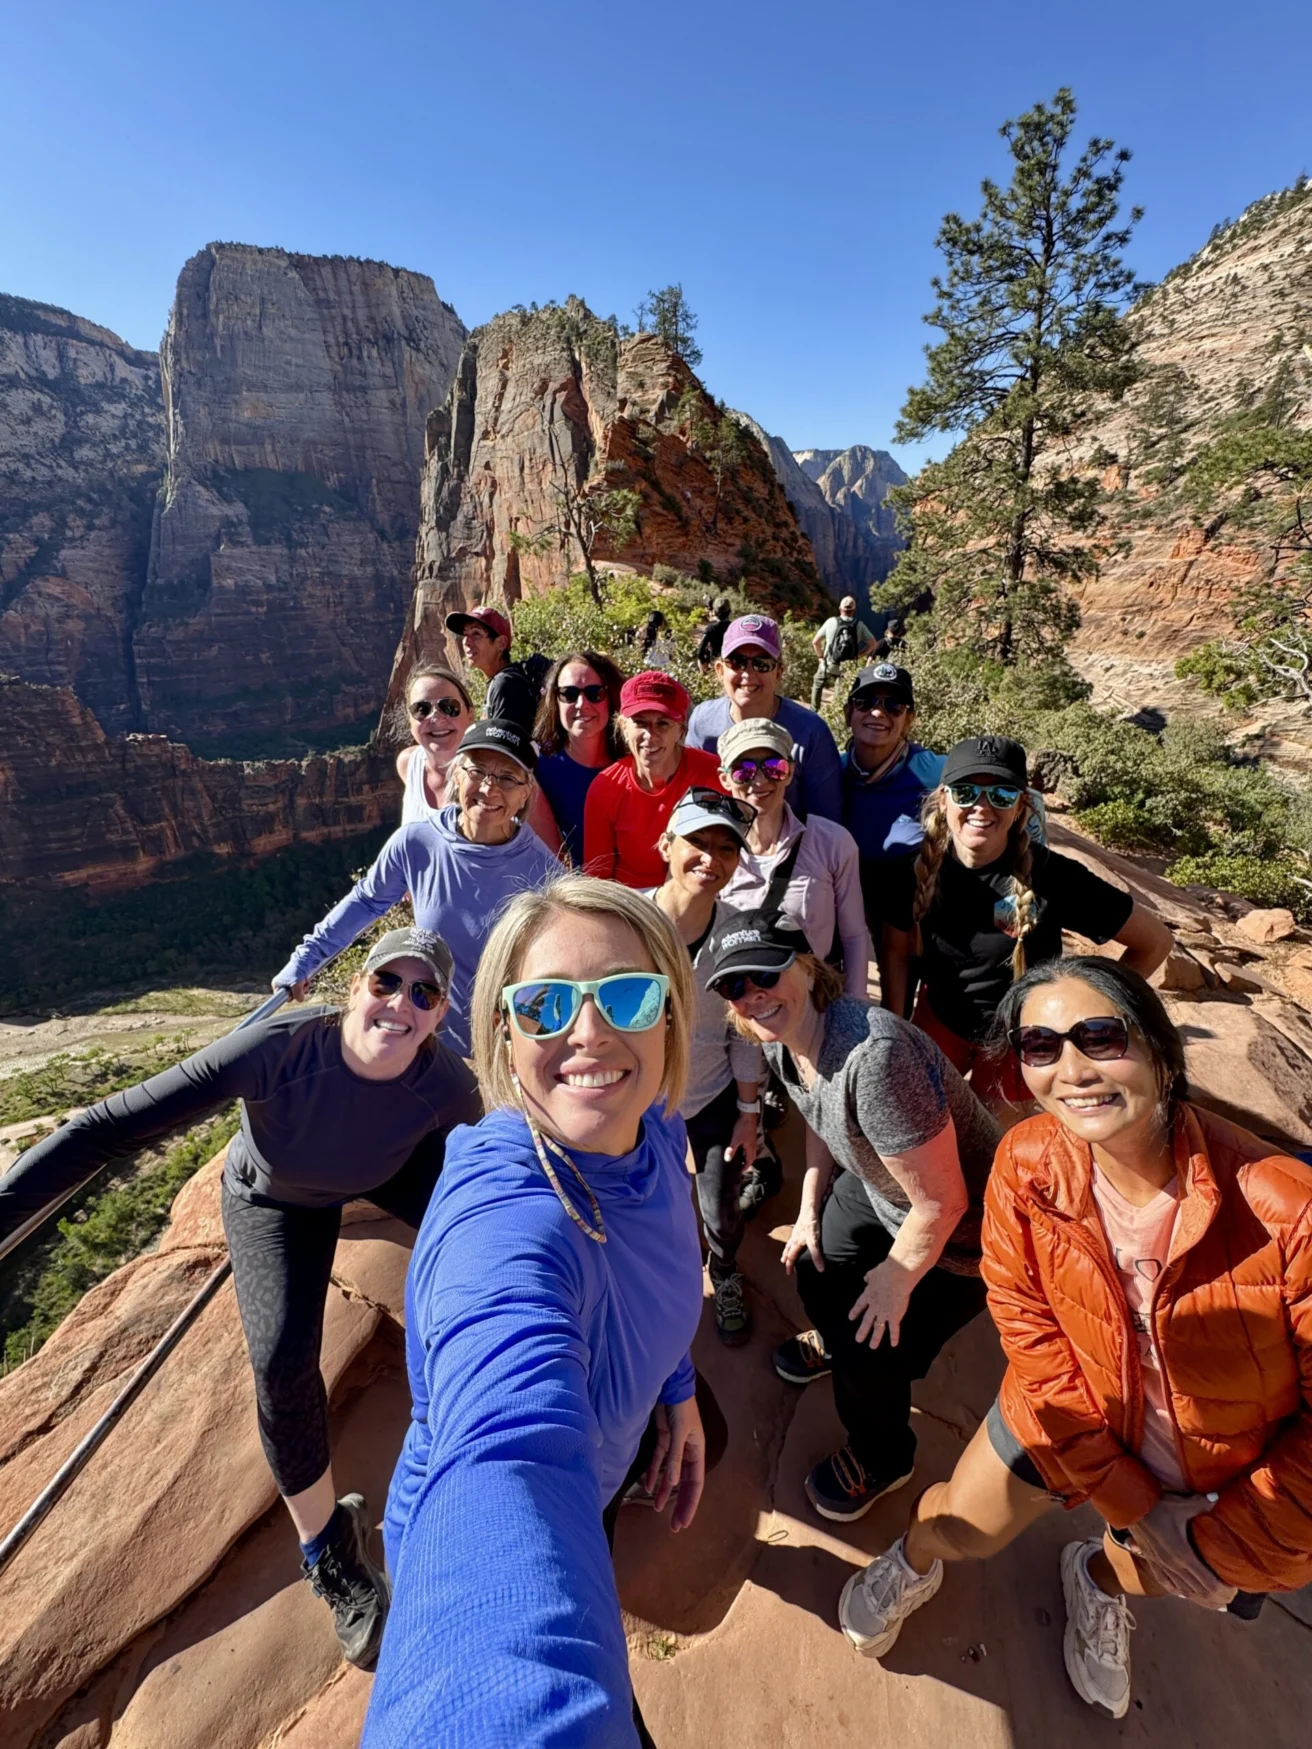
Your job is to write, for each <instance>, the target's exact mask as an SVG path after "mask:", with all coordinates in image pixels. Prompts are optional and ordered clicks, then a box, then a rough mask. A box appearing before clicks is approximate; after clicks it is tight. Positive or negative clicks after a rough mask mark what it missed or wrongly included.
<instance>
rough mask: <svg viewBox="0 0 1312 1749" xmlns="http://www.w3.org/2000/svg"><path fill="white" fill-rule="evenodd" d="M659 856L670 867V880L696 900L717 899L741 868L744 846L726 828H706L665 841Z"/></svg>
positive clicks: (662, 842)
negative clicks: (740, 855)
mask: <svg viewBox="0 0 1312 1749" xmlns="http://www.w3.org/2000/svg"><path fill="white" fill-rule="evenodd" d="M659 848H660V853H661V855H662V856H663V857H664V858H665V861H666V862H667V863H668V864H669V865H670V880H671V881H672V882H673V884H674V885H675V886H676V887H680V888H682V890H683V891H684V892H685V893H688V894H689V895H690V896H692V897H694V898H701V899H705V898H714V897H715V895H716V894H717V893H719V892H722V891H723V889H724V888H725V887H726V886H728V884H729V882H730V881H731V880H732V879H733V874H734V870H735V869H736V868H737V867H738V855H739V851H740V848H741V846H740V845H739V842H738V840H737V839H736V838H735V837H734V835H733V833H732V832H730V831H729V830H728V829H727V828H726V827H724V826H704V827H703V828H702V830H701V831H700V832H690V833H689V834H688V836H687V837H686V838H662V839H661V841H660V846H659Z"/></svg>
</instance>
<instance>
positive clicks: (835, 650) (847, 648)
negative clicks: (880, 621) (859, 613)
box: [829, 619, 857, 663]
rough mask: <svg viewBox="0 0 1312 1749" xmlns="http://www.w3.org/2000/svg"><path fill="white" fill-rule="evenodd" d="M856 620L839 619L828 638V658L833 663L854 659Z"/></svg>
mask: <svg viewBox="0 0 1312 1749" xmlns="http://www.w3.org/2000/svg"><path fill="white" fill-rule="evenodd" d="M856 646H857V634H856V621H855V620H854V619H840V620H839V622H838V626H837V629H836V630H835V632H834V635H833V637H832V638H831V639H830V640H829V660H830V661H831V662H833V663H838V662H855V661H856Z"/></svg>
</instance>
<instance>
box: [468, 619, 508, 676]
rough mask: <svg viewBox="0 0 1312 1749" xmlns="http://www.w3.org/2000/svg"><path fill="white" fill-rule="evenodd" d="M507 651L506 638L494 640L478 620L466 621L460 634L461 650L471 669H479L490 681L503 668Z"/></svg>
mask: <svg viewBox="0 0 1312 1749" xmlns="http://www.w3.org/2000/svg"><path fill="white" fill-rule="evenodd" d="M505 649H506V641H505V639H504V638H494V637H493V636H492V634H491V632H489V631H488V629H487V627H486V626H482V625H479V624H478V622H477V621H476V620H468V621H466V623H465V628H464V630H463V631H462V632H461V634H460V650H461V653H462V655H463V656H464V658H465V661H466V662H467V663H468V665H469V666H470V667H471V668H477V669H478V671H479V673H480V674H486V675H487V677H488V679H489V680H490V679H491V678H492V676H493V675H494V674H496V673H497V672H498V670H499V669H500V667H501V660H502V657H503V656H504V654H505Z"/></svg>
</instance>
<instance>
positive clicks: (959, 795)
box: [948, 783, 1021, 808]
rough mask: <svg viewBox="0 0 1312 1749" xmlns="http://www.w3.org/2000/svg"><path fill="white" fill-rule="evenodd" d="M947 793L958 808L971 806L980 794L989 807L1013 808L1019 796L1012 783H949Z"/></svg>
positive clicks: (1018, 791)
mask: <svg viewBox="0 0 1312 1749" xmlns="http://www.w3.org/2000/svg"><path fill="white" fill-rule="evenodd" d="M948 794H949V795H950V796H951V797H952V799H953V801H954V802H955V803H956V804H957V806H958V807H959V808H973V807H974V806H975V803H976V802H977V801H978V800H979V798H980V797H981V796H987V797H988V802H989V806H990V807H991V808H1014V807H1015V806H1016V803H1017V802H1018V801H1019V800H1020V798H1021V792H1020V790H1019V789H1018V788H1017V786H1016V785H1015V784H1014V783H950V784H949V785H948Z"/></svg>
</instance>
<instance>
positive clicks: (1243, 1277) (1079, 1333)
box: [840, 958, 1312, 1718]
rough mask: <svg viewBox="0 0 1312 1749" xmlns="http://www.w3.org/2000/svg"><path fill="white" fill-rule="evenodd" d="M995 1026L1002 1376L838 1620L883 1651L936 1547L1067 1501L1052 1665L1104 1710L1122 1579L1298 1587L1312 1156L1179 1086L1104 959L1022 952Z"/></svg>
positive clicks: (1177, 1063)
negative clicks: (1012, 1114) (1013, 1079)
mask: <svg viewBox="0 0 1312 1749" xmlns="http://www.w3.org/2000/svg"><path fill="white" fill-rule="evenodd" d="M995 1036H996V1037H997V1039H998V1040H1003V1039H1005V1040H1007V1041H1008V1042H1009V1043H1010V1046H1011V1048H1012V1050H1013V1052H1014V1053H1015V1055H1016V1058H1017V1061H1018V1063H1019V1065H1020V1069H1021V1073H1022V1075H1023V1076H1024V1079H1025V1084H1026V1086H1027V1088H1028V1089H1029V1093H1030V1096H1031V1097H1032V1098H1033V1099H1034V1100H1035V1102H1036V1103H1037V1104H1038V1106H1039V1107H1040V1114H1039V1115H1038V1116H1035V1117H1031V1118H1028V1119H1026V1121H1025V1122H1023V1123H1021V1124H1019V1125H1017V1127H1016V1128H1015V1129H1013V1130H1011V1131H1009V1132H1008V1134H1007V1135H1006V1137H1005V1138H1004V1140H1003V1144H1002V1147H1001V1149H1000V1150H999V1153H998V1158H997V1162H996V1164H995V1166H994V1168H993V1175H992V1178H991V1179H990V1182H989V1188H988V1194H987V1199H986V1214H985V1221H984V1236H983V1237H984V1260H983V1271H984V1276H985V1280H986V1281H987V1283H988V1298H989V1310H990V1311H991V1312H992V1314H993V1319H994V1322H995V1323H996V1324H997V1327H998V1333H999V1335H1000V1336H1001V1338H1002V1347H1003V1352H1004V1353H1005V1355H1006V1357H1007V1372H1006V1376H1005V1378H1004V1379H1003V1382H1002V1389H1001V1392H1000V1393H999V1396H998V1400H997V1402H996V1403H995V1404H994V1405H993V1407H992V1409H990V1411H989V1413H988V1416H987V1417H986V1419H985V1421H984V1422H983V1423H982V1424H981V1426H980V1427H979V1429H978V1430H977V1432H976V1434H975V1437H974V1439H973V1440H972V1441H971V1443H970V1444H969V1446H968V1447H967V1448H966V1451H965V1452H964V1454H963V1455H962V1457H961V1459H960V1461H959V1462H958V1464H957V1467H956V1469H955V1471H954V1472H953V1475H952V1478H951V1480H950V1481H947V1482H941V1483H938V1484H937V1485H936V1486H934V1487H932V1488H930V1489H928V1490H927V1492H926V1493H925V1494H923V1495H922V1496H921V1498H920V1499H919V1500H918V1501H917V1503H916V1506H915V1510H914V1511H913V1513H912V1521H911V1526H910V1529H909V1530H908V1531H907V1533H906V1535H905V1536H904V1537H903V1538H902V1539H901V1540H900V1541H899V1542H897V1543H895V1544H894V1546H893V1547H892V1548H891V1549H890V1550H889V1551H888V1552H887V1553H886V1554H884V1555H881V1556H880V1557H879V1558H878V1559H877V1560H876V1561H874V1562H872V1563H871V1565H870V1566H869V1567H867V1568H866V1569H865V1571H864V1573H863V1574H858V1575H854V1577H853V1578H852V1580H851V1581H849V1583H848V1585H847V1587H846V1588H845V1590H844V1592H843V1596H842V1601H841V1605H840V1620H841V1623H842V1626H843V1629H844V1632H845V1633H846V1634H847V1636H848V1638H849V1639H851V1640H852V1641H853V1643H854V1644H856V1645H857V1646H858V1647H860V1649H861V1650H862V1651H865V1652H867V1653H869V1654H870V1655H872V1656H879V1655H882V1653H884V1652H886V1651H888V1649H889V1648H890V1647H891V1646H892V1644H893V1642H894V1641H895V1640H896V1638H897V1635H898V1631H899V1629H900V1627H901V1624H902V1622H903V1621H904V1620H905V1618H906V1617H907V1616H908V1615H909V1614H910V1613H911V1611H912V1610H914V1609H918V1608H919V1607H920V1605H921V1604H922V1603H925V1602H927V1601H928V1600H929V1598H930V1597H932V1596H933V1595H934V1593H935V1592H936V1591H937V1590H938V1588H939V1585H940V1584H941V1583H942V1579H943V1563H944V1562H945V1561H959V1560H967V1559H974V1560H983V1559H986V1558H987V1557H988V1556H989V1555H992V1554H995V1553H996V1552H997V1551H998V1550H999V1549H1002V1548H1005V1547H1006V1546H1007V1544H1008V1543H1010V1542H1011V1541H1013V1540H1014V1538H1016V1537H1018V1536H1019V1535H1020V1534H1021V1532H1022V1531H1024V1530H1025V1529H1026V1528H1027V1527H1028V1526H1029V1525H1031V1524H1033V1523H1034V1522H1035V1521H1036V1520H1037V1519H1038V1518H1040V1517H1042V1516H1043V1514H1044V1513H1046V1512H1050V1511H1051V1510H1052V1509H1053V1507H1054V1505H1064V1506H1067V1507H1072V1506H1077V1505H1080V1504H1081V1503H1082V1502H1084V1501H1088V1502H1090V1503H1091V1504H1092V1505H1093V1506H1094V1507H1095V1508H1096V1509H1097V1511H1098V1512H1099V1513H1100V1514H1101V1515H1102V1517H1103V1519H1104V1520H1105V1521H1106V1524H1107V1526H1108V1530H1107V1534H1106V1535H1105V1536H1104V1538H1103V1539H1102V1540H1101V1542H1099V1541H1091V1542H1072V1543H1069V1544H1067V1546H1066V1548H1065V1549H1064V1550H1063V1551H1062V1555H1061V1579H1062V1588H1063V1591H1064V1593H1065V1598H1066V1612H1067V1620H1066V1634H1065V1644H1064V1652H1065V1661H1066V1669H1067V1672H1068V1674H1069V1676H1070V1679H1071V1682H1072V1683H1073V1685H1074V1687H1075V1689H1076V1692H1077V1693H1078V1694H1079V1695H1080V1697H1081V1699H1083V1700H1085V1701H1087V1702H1088V1703H1089V1705H1091V1706H1095V1707H1098V1708H1099V1709H1100V1710H1102V1711H1103V1712H1106V1713H1110V1715H1111V1716H1112V1717H1113V1718H1123V1717H1124V1716H1125V1713H1126V1712H1127V1710H1128V1708H1129V1704H1130V1629H1131V1628H1132V1627H1133V1625H1134V1623H1133V1619H1132V1617H1131V1615H1130V1613H1129V1610H1128V1608H1127V1606H1126V1603H1125V1598H1126V1596H1127V1595H1128V1596H1134V1597H1140V1596H1160V1595H1164V1594H1165V1595H1172V1596H1176V1597H1182V1598H1184V1599H1186V1600H1187V1601H1189V1602H1191V1603H1195V1604H1198V1605H1199V1606H1201V1607H1202V1608H1204V1609H1212V1610H1223V1609H1227V1608H1229V1609H1231V1610H1232V1611H1233V1612H1234V1613H1237V1614H1243V1615H1252V1614H1254V1613H1256V1608H1257V1607H1260V1604H1259V1599H1258V1597H1257V1596H1256V1595H1254V1594H1260V1593H1262V1592H1266V1591H1288V1590H1294V1589H1297V1588H1298V1587H1301V1586H1304V1585H1307V1584H1308V1583H1309V1581H1312V1171H1310V1170H1309V1168H1308V1167H1307V1166H1306V1165H1304V1164H1303V1163H1302V1162H1301V1161H1297V1160H1292V1159H1289V1158H1288V1157H1286V1156H1285V1155H1282V1154H1281V1153H1280V1152H1279V1151H1278V1150H1275V1149H1273V1148H1272V1147H1271V1146H1270V1145H1269V1144H1268V1143H1266V1142H1264V1141H1262V1140H1261V1139H1260V1138H1259V1137H1257V1136H1255V1135H1252V1134H1250V1132H1249V1131H1247V1130H1243V1129H1240V1128H1239V1127H1238V1126H1237V1125H1235V1124H1232V1123H1228V1122H1227V1121H1226V1120H1225V1119H1224V1118H1219V1117H1214V1116H1213V1115H1212V1114H1211V1113H1210V1112H1207V1111H1204V1110H1203V1109H1201V1108H1200V1107H1199V1106H1196V1105H1192V1104H1191V1103H1190V1102H1189V1100H1188V1097H1187V1088H1186V1085H1185V1075H1184V1048H1183V1045H1182V1044H1181V1040H1180V1035H1179V1033H1178V1032H1177V1031H1176V1030H1175V1027H1174V1026H1173V1025H1172V1024H1171V1021H1170V1019H1169V1017H1168V1016H1167V1013H1166V1010H1165V1009H1164V1008H1163V1006H1162V1003H1161V1000H1160V998H1159V997H1158V996H1157V994H1156V992H1155V991H1154V990H1152V989H1151V988H1150V987H1149V986H1148V985H1147V984H1146V983H1145V982H1144V980H1143V979H1142V978H1140V977H1139V976H1138V975H1137V974H1136V973H1134V972H1133V971H1131V970H1130V969H1128V968H1127V967H1126V966H1125V965H1124V963H1123V962H1119V963H1118V962H1116V961H1113V960H1105V959H1096V958H1072V959H1066V960H1053V961H1049V962H1047V963H1046V964H1044V965H1041V966H1037V967H1036V968H1035V969H1034V970H1033V971H1031V972H1029V973H1027V974H1026V975H1025V976H1024V977H1023V978H1021V979H1019V980H1018V981H1017V982H1016V984H1014V985H1013V986H1012V988H1011V989H1010V990H1009V991H1008V992H1007V994H1006V995H1005V996H1004V998H1003V1001H1002V1005H1001V1007H1000V1008H999V1010H998V1016H997V1022H996V1035H995Z"/></svg>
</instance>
